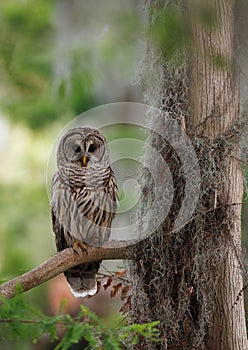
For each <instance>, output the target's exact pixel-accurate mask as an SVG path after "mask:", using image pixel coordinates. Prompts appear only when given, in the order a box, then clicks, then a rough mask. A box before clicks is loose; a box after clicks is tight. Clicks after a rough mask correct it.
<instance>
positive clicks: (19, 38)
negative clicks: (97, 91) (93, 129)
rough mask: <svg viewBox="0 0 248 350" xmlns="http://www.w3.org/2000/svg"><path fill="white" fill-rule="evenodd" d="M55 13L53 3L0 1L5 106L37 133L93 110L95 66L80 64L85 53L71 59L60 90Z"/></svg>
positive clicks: (44, 0) (0, 59)
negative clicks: (64, 117) (65, 116)
mask: <svg viewBox="0 0 248 350" xmlns="http://www.w3.org/2000/svg"><path fill="white" fill-rule="evenodd" d="M54 12H55V4H54V3H53V2H51V1H48V0H30V1H28V2H23V1H22V2H20V1H19V0H12V1H8V0H3V1H1V3H0V74H1V76H2V83H3V84H4V87H5V90H4V91H6V92H7V93H6V94H5V93H4V94H3V96H2V101H1V102H2V108H3V109H4V110H5V111H6V112H8V114H9V116H10V117H11V118H12V119H13V120H14V121H17V122H19V123H25V124H27V125H28V126H29V127H30V128H32V129H40V128H43V127H44V126H47V125H49V124H50V123H51V122H52V121H55V120H57V119H60V118H61V115H62V114H65V113H74V114H79V113H82V112H83V111H85V110H87V109H89V108H90V107H92V106H94V100H93V97H92V86H93V80H92V77H91V75H90V70H91V66H87V67H83V68H82V67H81V66H80V64H79V62H82V61H85V52H84V51H83V50H78V52H77V58H75V57H72V58H71V62H70V64H71V71H70V72H69V77H68V79H67V80H66V81H64V80H62V81H59V86H58V91H57V80H58V79H57V78H56V77H55V75H54V69H55V67H56V59H58V57H56V55H55V50H54V46H55V34H56V33H55V28H54ZM70 54H71V55H72V56H73V55H74V52H72V53H70ZM82 57H83V58H84V59H82ZM59 79H60V77H59ZM63 85H66V86H67V87H66V89H67V94H65V88H64V93H63ZM65 97H66V98H65Z"/></svg>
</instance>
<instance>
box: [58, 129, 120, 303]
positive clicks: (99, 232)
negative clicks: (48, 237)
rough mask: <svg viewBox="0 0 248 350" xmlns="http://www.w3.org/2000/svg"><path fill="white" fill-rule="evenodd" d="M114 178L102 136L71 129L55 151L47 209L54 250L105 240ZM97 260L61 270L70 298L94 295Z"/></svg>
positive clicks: (111, 216)
mask: <svg viewBox="0 0 248 350" xmlns="http://www.w3.org/2000/svg"><path fill="white" fill-rule="evenodd" d="M117 191H118V190H117V185H116V179H115V176H114V174H113V171H112V169H111V167H110V165H109V155H108V149H107V143H106V140H105V138H104V136H103V135H102V134H101V133H100V132H99V131H98V130H94V129H90V128H75V129H71V130H69V131H68V132H67V133H66V134H65V135H64V136H63V137H62V139H61V141H60V143H59V146H58V151H57V172H56V174H55V175H54V177H53V182H52V195H51V210H52V223H53V232H54V234H55V240H56V246H57V250H58V251H61V250H63V249H65V248H68V247H72V246H73V244H74V243H75V242H78V241H79V242H84V243H90V244H94V245H101V244H102V243H103V242H104V241H106V240H108V239H109V236H110V229H111V224H112V221H113V219H114V216H115V212H116V203H117V201H118V194H117ZM100 263H101V261H96V262H93V263H86V264H80V265H78V266H75V267H73V268H70V269H68V270H67V271H65V276H66V278H67V281H68V283H69V285H70V287H71V290H72V292H73V294H74V295H75V296H77V297H84V296H86V295H93V294H95V293H96V291H97V283H96V273H97V272H98V270H99V267H100Z"/></svg>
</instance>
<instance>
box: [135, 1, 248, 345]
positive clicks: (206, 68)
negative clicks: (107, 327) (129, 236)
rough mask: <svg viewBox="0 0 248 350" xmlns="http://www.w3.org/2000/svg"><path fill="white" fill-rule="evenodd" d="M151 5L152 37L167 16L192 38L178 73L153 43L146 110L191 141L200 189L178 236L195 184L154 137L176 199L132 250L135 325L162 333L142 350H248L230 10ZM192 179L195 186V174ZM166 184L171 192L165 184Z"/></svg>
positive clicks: (145, 206)
mask: <svg viewBox="0 0 248 350" xmlns="http://www.w3.org/2000/svg"><path fill="white" fill-rule="evenodd" d="M147 3H148V16H149V26H150V32H151V33H153V32H154V31H156V25H157V23H158V22H159V21H161V18H162V20H164V21H167V20H169V21H172V19H171V17H170V14H173V16H174V15H175V14H176V16H178V18H181V20H182V21H185V22H186V23H187V26H188V27H189V28H190V45H189V44H188V41H189V40H188V38H187V43H186V44H185V46H182V47H181V51H180V53H179V54H178V53H176V55H179V56H180V57H179V60H178V57H177V60H176V62H177V64H176V65H173V62H172V61H173V60H172V59H171V57H168V55H167V54H166V45H165V47H159V45H160V44H161V43H162V44H163V43H164V42H163V40H158V41H156V42H155V43H154V42H152V43H151V42H149V43H148V50H147V58H146V61H145V65H146V66H145V67H144V72H143V80H144V81H145V89H146V91H145V96H146V102H147V103H149V104H152V105H155V106H156V107H159V108H160V109H161V110H162V111H163V112H164V119H163V118H162V119H163V120H162V119H161V120H160V121H158V120H156V121H155V122H156V126H153V128H152V129H153V130H154V129H156V130H158V129H159V130H160V132H164V135H166V132H167V131H166V128H167V127H168V122H166V120H173V121H174V120H175V121H176V122H177V124H178V125H179V127H181V129H182V130H185V131H186V133H187V135H188V136H189V137H190V139H191V142H192V145H193V146H194V149H195V152H196V155H197V157H198V164H199V166H200V172H201V181H200V182H201V186H200V193H199V198H198V202H197V206H196V208H195V212H194V214H193V215H192V217H191V219H190V220H189V221H188V222H185V225H184V226H183V227H182V228H180V229H177V230H173V227H174V226H175V223H176V220H177V216H178V215H179V214H180V207H181V205H182V203H183V199H182V198H183V196H185V193H186V189H187V181H188V182H189V180H188V179H185V173H184V170H185V169H183V165H182V161H180V156H179V154H178V149H177V148H175V144H168V143H169V142H168V139H167V141H166V142H164V141H163V140H161V138H159V137H158V136H157V135H154V134H152V135H151V137H150V140H149V142H150V145H151V146H152V147H154V148H156V149H157V150H160V153H161V155H162V156H163V158H164V160H165V161H166V163H167V165H168V168H169V170H170V173H171V177H172V178H173V183H174V198H173V202H172V203H171V210H170V212H169V214H168V216H167V217H166V218H165V219H164V221H163V224H162V225H161V226H160V227H159V228H158V229H157V230H156V232H155V233H154V235H152V236H151V237H150V238H149V239H147V240H146V241H144V242H142V244H141V245H140V246H139V248H138V249H135V251H134V254H133V255H134V258H135V259H134V262H131V266H130V270H131V275H132V282H133V285H132V289H133V297H132V310H131V314H130V316H131V319H132V320H135V322H149V321H153V320H159V321H160V330H161V343H160V344H158V345H156V344H152V343H151V342H148V341H146V340H141V341H140V344H139V346H137V349H144V348H145V349H153V350H154V349H155V348H156V349H185V350H186V349H201V350H206V349H208V350H224V349H225V350H227V349H228V350H244V349H248V343H247V335H246V326H245V311H244V300H243V295H242V293H241V294H240V291H241V290H242V287H243V283H242V256H241V222H240V219H241V205H239V203H241V202H242V193H243V186H242V172H241V166H240V162H239V158H240V147H239V139H240V135H241V133H240V130H239V129H238V125H239V79H238V76H237V71H236V69H235V65H234V1H232V0H206V1H205V0H202V1H199V0H189V1H188V2H187V11H186V9H185V2H183V1H180V0H177V1H169V0H168V1H163V0H153V1H148V2H147ZM186 13H187V15H186ZM176 16H175V17H176ZM158 18H160V19H159V20H158ZM165 25H166V23H165ZM188 27H187V28H188ZM154 28H155V29H154ZM151 36H152V38H154V36H153V35H151ZM155 39H156V35H155ZM159 39H160V38H159ZM165 40H167V39H166V38H165ZM175 40H177V38H176V37H175ZM187 45H188V46H187ZM186 46H187V47H186ZM178 62H180V64H179V65H178ZM151 69H153V71H154V75H155V76H157V77H159V79H160V81H159V83H158V86H156V89H154V86H150V85H149V81H148V82H147V79H148V78H149V80H151V81H153V82H154V81H155V79H150V75H151ZM154 91H155V92H154ZM184 120H185V121H186V122H185V123H184ZM152 123H154V121H152ZM151 161H152V160H151ZM191 171H192V181H193V178H194V176H196V172H194V169H191ZM161 176H164V182H165V183H166V181H168V180H167V178H166V176H165V174H161ZM151 184H152V180H151V175H146V179H145V180H144V183H142V188H143V192H142V193H143V198H142V207H141V214H140V218H141V217H142V216H144V213H145V212H146V211H147V210H149V203H150V202H151V199H152V193H153V190H151V192H150V195H149V192H147V188H151ZM191 205H193V201H192V202H190V201H188V206H189V207H190V206H191ZM147 225H149V223H147Z"/></svg>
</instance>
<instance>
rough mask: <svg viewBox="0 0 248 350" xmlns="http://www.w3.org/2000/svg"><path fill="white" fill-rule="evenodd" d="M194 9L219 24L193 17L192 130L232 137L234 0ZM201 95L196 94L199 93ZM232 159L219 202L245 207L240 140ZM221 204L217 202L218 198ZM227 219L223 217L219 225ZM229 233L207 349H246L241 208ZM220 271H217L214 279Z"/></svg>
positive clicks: (214, 0) (235, 107)
mask: <svg viewBox="0 0 248 350" xmlns="http://www.w3.org/2000/svg"><path fill="white" fill-rule="evenodd" d="M190 6H191V11H192V12H194V11H195V10H196V9H197V8H198V9H199V10H202V9H203V7H205V8H206V6H208V8H209V9H211V13H212V16H214V17H215V20H214V21H215V23H214V24H213V25H212V26H211V27H208V28H207V27H206V25H205V26H204V25H203V24H202V23H199V22H198V23H194V22H195V21H194V19H193V26H192V28H193V38H194V44H193V57H192V60H191V70H190V82H191V91H192V94H191V98H190V102H191V106H192V115H191V118H190V120H189V127H188V130H189V132H192V131H195V132H196V133H197V134H198V135H199V134H200V135H201V136H203V137H206V138H207V139H209V140H211V139H215V140H217V139H219V140H220V138H221V137H222V138H223V139H224V138H225V139H228V138H229V139H231V138H233V137H234V136H235V134H236V133H237V134H238V132H237V129H235V123H236V122H237V120H238V117H239V79H238V76H237V71H236V69H235V67H234V56H235V53H234V47H235V45H234V42H235V41H234V1H232V0H207V1H204V4H203V3H202V4H201V5H199V1H195V0H193V1H191V5H190ZM196 92H197V93H196ZM230 145H231V149H230V155H231V156H230V158H228V159H227V161H226V164H223V165H224V166H225V167H226V169H220V171H219V172H220V175H221V174H224V173H225V174H228V176H227V177H224V178H223V180H222V181H223V184H222V187H221V188H219V189H216V196H217V197H218V198H225V202H226V203H241V202H242V194H243V179H242V171H241V166H240V163H239V161H238V159H240V148H239V145H238V140H236V142H234V143H233V144H232V141H230ZM217 200H218V199H217ZM223 219H224V218H222V217H220V218H219V221H220V222H221V220H223ZM229 221H230V222H229V225H228V229H227V230H226V227H225V226H223V229H222V230H223V232H222V233H221V232H220V233H221V234H223V237H225V236H226V237H227V236H228V235H229V243H230V249H229V250H228V251H227V254H226V256H225V258H224V259H223V261H221V262H220V264H219V265H218V269H219V279H218V282H217V285H216V291H215V300H214V304H215V308H214V309H213V315H212V322H211V323H212V325H210V326H209V329H208V342H207V343H208V348H209V349H211V350H222V349H223V350H224V349H230V350H234V349H240V350H241V349H247V348H248V343H247V335H246V325H245V311H244V301H243V295H242V296H240V297H239V300H238V303H237V304H235V305H234V300H236V298H237V296H238V294H239V292H240V291H241V290H242V287H243V283H242V271H241V266H240V265H241V261H240V260H241V255H240V252H241V206H235V207H234V208H232V213H230V216H229ZM215 276H216V273H215V272H214V275H213V278H215Z"/></svg>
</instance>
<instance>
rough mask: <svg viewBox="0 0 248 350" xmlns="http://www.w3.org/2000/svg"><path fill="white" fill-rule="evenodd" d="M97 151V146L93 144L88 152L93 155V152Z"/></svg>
mask: <svg viewBox="0 0 248 350" xmlns="http://www.w3.org/2000/svg"><path fill="white" fill-rule="evenodd" d="M95 150H96V145H94V144H93V143H92V144H91V145H90V147H89V148H88V152H90V153H93V152H95Z"/></svg>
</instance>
